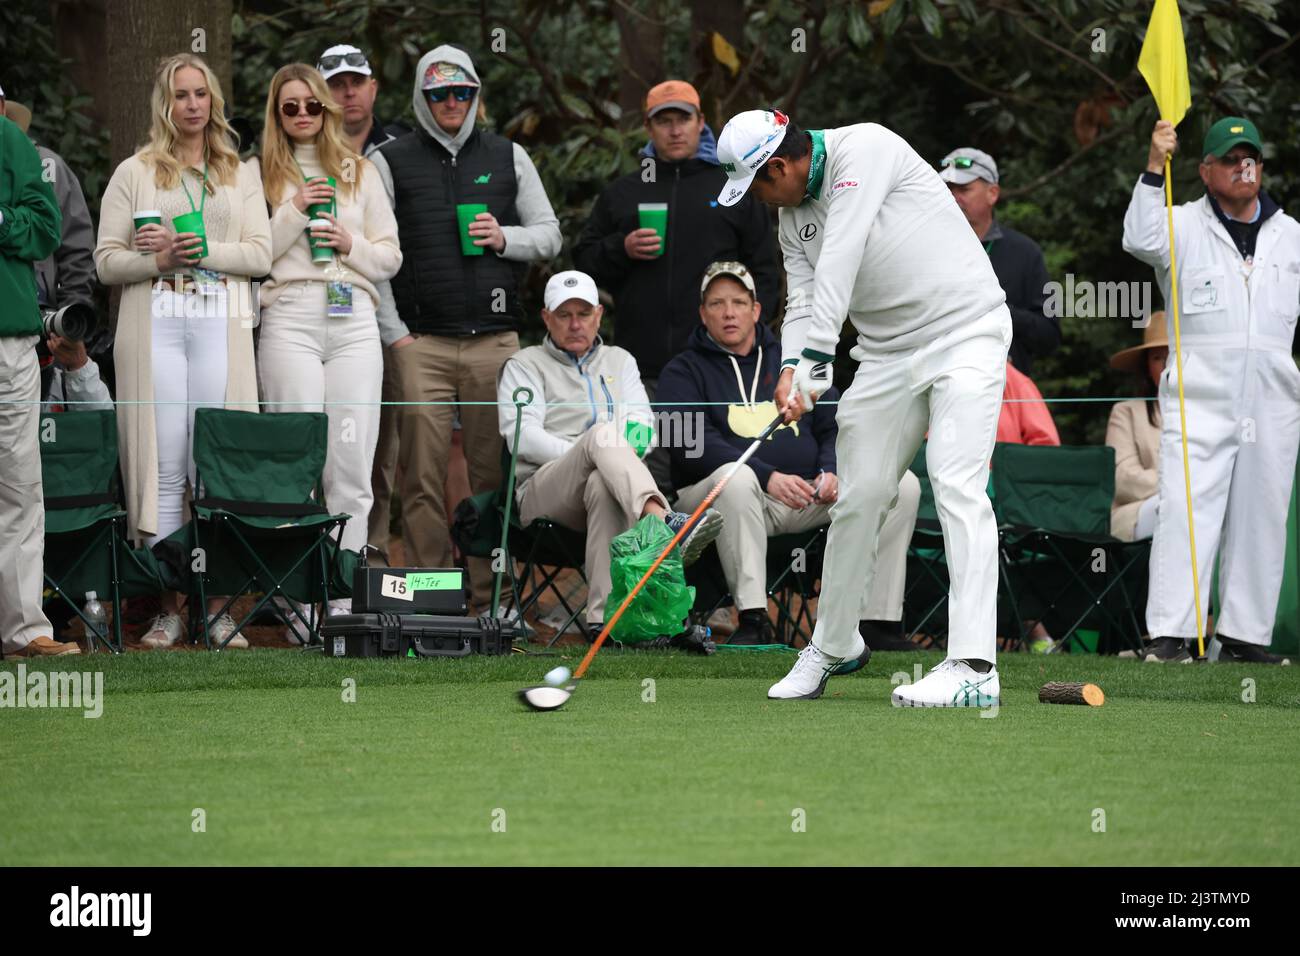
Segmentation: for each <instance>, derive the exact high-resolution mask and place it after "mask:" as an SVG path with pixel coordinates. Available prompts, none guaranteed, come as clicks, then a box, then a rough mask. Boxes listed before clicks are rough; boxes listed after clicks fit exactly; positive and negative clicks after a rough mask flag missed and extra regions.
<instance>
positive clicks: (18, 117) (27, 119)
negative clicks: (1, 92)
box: [5, 100, 32, 133]
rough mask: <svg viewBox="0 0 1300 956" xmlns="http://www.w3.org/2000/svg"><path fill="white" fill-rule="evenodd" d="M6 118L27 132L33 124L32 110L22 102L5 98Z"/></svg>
mask: <svg viewBox="0 0 1300 956" xmlns="http://www.w3.org/2000/svg"><path fill="white" fill-rule="evenodd" d="M5 119H7V120H9V121H10V122H11V123H13V124H14V125H15V126H17V127H18V128H19V129H20V130H22V131H23V132H24V133H25V132H27V130H28V129H29V128H30V127H31V125H32V111H31V110H29V109H28V108H27V107H25V106H23V104H22V103H15V102H14V101H13V100H5Z"/></svg>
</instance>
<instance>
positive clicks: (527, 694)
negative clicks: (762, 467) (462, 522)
mask: <svg viewBox="0 0 1300 956" xmlns="http://www.w3.org/2000/svg"><path fill="white" fill-rule="evenodd" d="M784 421H785V415H784V413H782V414H780V415H777V416H776V418H774V419H772V422H771V424H769V425H768V426H767V427H766V428H764V429H763V431H762V433H761V434H760V435H759V436H758V437H757V438H755V439H754V441H753V443H752V444H750V446H749V447H748V448H746V449H745V453H744V454H743V455H741V456H740V457H739V458H737V459H736V461H735V462H733V463H732V465H731V467H730V468H728V469H727V472H726V474H724V475H723V476H722V477H721V478H719V479H718V483H717V484H715V485H714V486H713V488H712V489H710V491H709V493H708V494H707V495H705V496H704V500H703V501H701V502H700V503H699V505H698V506H697V507H696V509H695V510H694V511H693V512H691V516H690V518H688V519H687V520H686V523H685V524H684V525H682V527H681V528H680V529H679V530H678V532H677V533H676V534H675V535H673V539H672V540H671V541H669V542H668V545H667V547H665V548H664V550H663V553H662V554H660V555H659V557H657V558H655V561H654V564H652V565H650V569H649V570H648V571H646V573H645V574H643V575H641V580H640V581H638V582H637V583H636V586H635V587H633V588H632V590H631V591H629V592H628V594H627V597H625V598H624V599H623V603H622V604H620V605H619V606H618V610H616V611H615V612H614V613H613V615H611V616H610V618H609V619H608V620H607V621H605V626H604V627H602V628H601V629H600V633H599V634H597V635H596V639H595V640H594V641H593V642H592V644H591V648H590V649H589V650H588V651H587V656H586V657H584V658H583V659H582V663H581V664H579V665H578V669H577V670H576V671H574V672H573V679H572V680H571V681H570V682H569V683H568V684H566V685H565V686H563V687H555V686H552V685H550V684H540V685H538V686H536V687H525V688H524V689H523V690H521V691H520V692H519V699H520V700H521V701H523V702H524V704H525V706H527V707H531V708H532V709H533V710H558V709H559V708H561V707H563V706H564V704H565V702H566V701H567V700H568V699H569V698H570V697H572V696H573V692H574V691H575V690H577V689H578V683H579V682H580V681H581V680H582V678H583V675H585V674H586V673H587V668H588V667H590V666H591V662H592V660H594V659H595V657H596V652H597V651H599V650H600V647H601V645H602V644H604V643H605V638H607V637H609V634H610V632H611V631H612V630H613V629H614V625H615V624H617V623H618V619H619V618H620V617H622V616H623V612H624V611H626V610H627V608H628V606H629V605H630V604H631V603H632V600H633V598H635V597H636V596H637V594H639V593H640V591H641V588H642V587H643V586H644V585H645V583H646V582H647V581H649V580H650V576H651V575H652V574H654V573H655V570H656V569H657V568H658V567H659V565H660V564H661V563H663V560H664V558H666V557H668V555H669V553H670V552H671V551H672V550H673V548H675V547H677V543H678V542H679V541H681V540H682V539H683V538H684V537H685V536H686V535H687V534H689V533H690V530H691V528H693V527H694V526H695V522H697V521H698V520H699V519H700V515H702V514H704V512H705V511H706V510H707V509H708V507H709V505H711V504H713V501H714V499H716V498H717V497H718V495H720V494H721V493H722V489H723V488H724V487H726V484H727V482H728V481H730V480H731V477H732V475H734V474H735V473H736V472H738V471H739V470H740V468H741V466H742V465H744V464H745V462H747V461H749V459H750V457H751V456H752V455H753V454H754V452H756V451H758V448H759V446H760V445H762V444H763V442H765V441H767V439H768V438H769V437H771V435H772V433H773V432H775V431H776V430H777V429H778V428H780V427H781V424H782V423H783V422H784Z"/></svg>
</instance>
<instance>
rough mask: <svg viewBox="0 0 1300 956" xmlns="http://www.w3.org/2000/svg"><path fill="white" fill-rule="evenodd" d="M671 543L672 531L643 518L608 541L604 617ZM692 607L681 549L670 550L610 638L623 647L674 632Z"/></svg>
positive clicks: (659, 521)
mask: <svg viewBox="0 0 1300 956" xmlns="http://www.w3.org/2000/svg"><path fill="white" fill-rule="evenodd" d="M672 539H673V532H672V531H671V530H669V528H668V525H666V524H664V520H663V519H662V518H657V517H655V516H654V515H646V516H645V517H644V518H642V519H641V520H640V521H638V522H637V523H636V524H634V525H633V526H632V527H630V528H628V529H627V530H626V531H624V532H623V533H622V534H620V535H617V536H616V537H615V538H614V540H613V541H611V542H610V543H609V572H610V577H611V578H612V579H613V585H614V586H613V588H612V589H611V590H610V592H609V600H608V601H607V602H606V603H605V613H606V614H607V615H612V614H613V613H614V612H615V611H616V610H618V606H619V605H620V604H622V603H623V599H624V598H625V597H627V595H628V592H629V591H631V590H632V588H634V587H636V583H637V582H638V581H640V580H641V576H642V575H643V574H645V573H646V571H648V570H649V569H650V565H652V564H654V563H655V558H657V557H659V555H660V554H661V553H662V552H663V550H664V548H666V547H667V546H668V542H669V541H671V540H672ZM694 603H695V588H693V587H688V586H687V584H686V574H685V572H684V571H683V570H682V552H681V549H680V548H673V550H672V552H671V553H670V554H669V555H668V557H666V558H664V560H663V563H662V564H660V565H659V567H657V568H656V569H655V573H654V574H652V575H651V576H650V580H649V581H647V582H646V583H645V586H644V587H642V588H641V590H640V591H638V592H637V596H636V597H635V598H633V599H632V603H631V604H629V605H628V608H627V610H626V611H624V612H623V616H622V617H620V618H619V619H618V623H617V624H615V625H614V630H613V631H612V633H611V636H612V637H614V638H615V639H616V640H619V641H623V642H624V643H635V642H637V641H647V640H650V639H651V638H654V637H659V636H660V635H663V634H678V633H680V632H681V631H682V630H683V624H684V622H685V620H686V616H687V615H688V614H689V613H690V610H691V605H692V604H694Z"/></svg>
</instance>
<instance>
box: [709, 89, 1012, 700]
mask: <svg viewBox="0 0 1300 956" xmlns="http://www.w3.org/2000/svg"><path fill="white" fill-rule="evenodd" d="M718 158H719V160H720V161H721V162H722V164H723V169H724V170H725V171H726V173H727V176H728V182H727V186H726V188H725V189H724V190H723V191H722V194H721V195H720V196H719V197H718V201H719V202H720V203H721V204H722V205H724V206H727V205H731V204H732V203H734V202H736V201H737V200H739V199H740V197H741V196H743V195H744V194H745V193H746V191H748V190H751V189H752V190H753V193H754V195H755V196H756V197H757V198H758V199H760V200H761V201H763V202H765V203H768V204H769V205H774V206H779V207H780V228H779V236H780V242H781V252H782V254H783V255H784V257H785V268H786V273H787V276H788V287H789V298H788V301H787V304H786V313H785V322H784V325H783V326H782V330H781V343H782V353H783V354H782V367H783V370H782V373H781V378H780V381H779V383H778V385H777V389H776V395H775V399H776V404H777V406H778V407H783V408H785V410H786V415H787V418H788V419H790V420H795V419H798V418H799V417H800V416H801V415H802V414H803V413H804V412H806V411H808V410H809V409H810V408H812V406H813V403H814V402H815V401H816V398H817V395H819V394H820V393H821V392H823V391H825V390H826V388H827V387H828V386H829V384H830V380H831V375H830V370H831V361H832V360H833V359H834V357H835V346H836V343H837V342H838V341H839V338H840V328H841V326H842V325H843V324H844V318H845V316H846V315H847V316H848V317H849V318H850V319H851V320H852V321H853V326H854V328H855V329H856V331H857V334H858V341H857V346H856V347H855V348H854V350H853V352H852V355H853V357H854V358H855V359H857V360H859V362H860V363H861V364H860V366H859V368H858V371H857V373H856V375H855V376H854V379H853V383H852V385H851V386H850V388H849V389H848V390H847V391H845V393H844V395H843V396H842V397H841V399H840V404H839V410H838V412H837V414H836V422H837V424H838V425H839V438H838V440H837V442H836V446H835V453H836V457H837V460H838V461H839V464H840V496H839V500H838V501H837V502H836V503H835V505H834V507H832V509H831V530H830V537H829V541H828V543H827V550H826V561H825V567H824V570H823V572H822V590H821V600H820V602H819V604H818V608H817V626H816V628H815V629H814V631H813V637H812V640H811V641H810V642H809V644H808V646H807V647H805V648H804V649H803V651H801V652H800V654H799V658H798V660H796V661H795V664H794V667H793V668H792V669H791V671H790V673H789V674H787V675H786V676H785V677H784V678H783V679H782V680H781V681H780V682H779V683H777V684H776V685H774V686H773V687H772V688H771V689H770V690H769V691H768V697H770V698H774V699H785V700H790V699H813V698H816V697H820V696H821V694H822V691H823V690H824V688H825V686H826V681H827V679H828V678H830V677H831V676H833V675H835V674H836V673H845V672H848V671H849V670H852V669H855V665H856V662H857V658H858V657H859V655H860V654H861V653H862V650H863V642H862V638H861V637H860V636H859V634H858V596H860V595H861V594H862V593H863V589H864V587H863V582H864V578H865V579H866V580H867V581H870V579H871V577H872V575H874V574H875V565H876V547H877V540H878V536H879V532H880V527H881V524H882V523H883V522H884V520H885V515H886V513H887V512H888V511H889V508H890V505H891V504H892V502H893V500H894V497H895V496H896V495H897V494H898V482H899V479H900V478H901V477H902V475H903V472H904V471H905V470H906V469H907V466H908V465H909V464H911V462H912V459H913V458H914V457H915V455H916V452H917V449H918V448H919V447H920V445H921V442H922V441H923V440H924V439H925V438H926V435H927V432H928V434H929V443H928V445H927V451H926V465H927V468H928V469H929V474H930V480H931V482H932V484H933V486H934V496H935V504H936V506H937V509H938V512H939V521H940V524H941V525H942V527H943V537H944V549H945V551H946V553H947V563H948V569H949V577H950V581H951V592H950V595H949V606H948V620H949V623H950V628H949V637H948V657H947V659H946V660H944V661H943V662H942V663H941V664H939V665H938V666H937V667H935V668H934V669H933V670H932V671H930V673H929V674H927V675H926V676H925V677H924V678H922V679H921V680H920V681H918V682H917V683H915V684H911V685H904V686H901V687H898V688H896V689H895V690H894V693H893V702H894V704H895V705H898V706H918V707H983V706H990V705H993V704H996V703H997V701H998V698H999V694H1000V688H999V684H998V673H997V669H996V667H994V658H995V654H996V649H997V643H996V632H997V588H998V560H997V525H996V522H995V520H994V517H993V507H992V505H991V504H990V503H989V499H988V495H987V493H986V490H985V489H986V487H987V484H988V467H989V458H990V457H991V455H992V454H993V440H994V435H995V433H996V430H997V423H998V412H999V408H1000V403H1001V400H1002V390H1003V386H1004V377H1005V367H1006V361H1007V349H1008V347H1009V346H1010V343H1011V314H1010V312H1008V310H1007V307H1006V304H1005V295H1004V294H1003V291H1002V287H1001V285H999V284H998V280H997V276H996V275H994V273H993V267H992V266H990V265H989V258H988V256H987V255H986V254H985V252H984V249H983V247H982V246H981V245H980V243H979V240H978V239H976V238H975V234H974V233H973V232H972V231H971V229H970V227H969V225H968V224H967V223H966V219H965V217H964V216H963V215H962V213H961V210H960V209H959V208H958V207H957V203H956V202H955V201H954V200H953V198H952V194H951V193H950V192H949V190H948V187H947V185H945V184H944V182H943V181H942V180H941V179H940V178H939V175H938V173H936V172H935V171H934V170H933V169H932V168H931V167H930V165H929V164H928V163H926V162H925V161H924V160H923V159H921V157H920V156H918V155H917V154H916V152H915V151H914V150H913V149H912V148H911V147H910V146H909V145H908V144H907V143H906V142H905V141H904V140H903V139H902V138H901V137H899V136H898V135H897V134H895V133H893V132H891V131H890V130H888V129H886V128H885V127H883V126H880V125H877V124H875V123H861V124H857V125H854V126H845V127H841V128H839V129H826V130H808V131H804V130H801V129H800V128H799V127H798V126H797V125H796V124H795V123H794V121H793V120H791V119H790V118H789V117H787V116H785V115H784V114H783V113H781V112H779V111H768V110H751V111H749V112H745V113H741V114H739V115H737V116H735V117H733V118H732V120H731V121H730V122H729V123H727V125H726V128H725V129H724V130H723V131H722V136H721V138H720V139H719V141H718Z"/></svg>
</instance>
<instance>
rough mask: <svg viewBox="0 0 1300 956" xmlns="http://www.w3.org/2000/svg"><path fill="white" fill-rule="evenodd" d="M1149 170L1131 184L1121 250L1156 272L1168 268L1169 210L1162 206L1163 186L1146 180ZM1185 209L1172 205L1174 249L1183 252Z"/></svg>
mask: <svg viewBox="0 0 1300 956" xmlns="http://www.w3.org/2000/svg"><path fill="white" fill-rule="evenodd" d="M1150 176H1151V174H1149V173H1148V174H1144V175H1143V177H1142V178H1140V179H1138V181H1137V184H1136V185H1135V186H1134V187H1133V196H1132V198H1131V199H1129V203H1128V209H1127V210H1125V212H1124V251H1125V252H1127V253H1128V254H1129V255H1131V256H1134V257H1135V258H1137V259H1140V260H1141V261H1142V262H1145V263H1146V264H1147V265H1149V266H1151V267H1152V268H1153V269H1155V270H1156V271H1157V272H1168V271H1169V214H1168V212H1167V211H1166V209H1165V190H1164V186H1163V185H1161V186H1154V185H1151V184H1150V180H1149V178H1148V177H1150ZM1184 212H1185V210H1184V209H1183V208H1182V207H1180V206H1175V207H1174V241H1175V242H1176V243H1177V247H1176V248H1175V250H1174V251H1175V252H1177V253H1178V256H1179V260H1180V261H1181V260H1182V256H1183V243H1182V242H1181V241H1179V238H1178V237H1179V234H1180V232H1181V229H1180V228H1179V227H1180V226H1181V227H1182V228H1187V222H1186V216H1185V215H1184Z"/></svg>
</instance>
